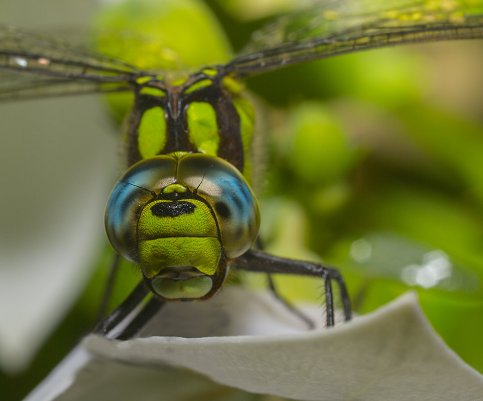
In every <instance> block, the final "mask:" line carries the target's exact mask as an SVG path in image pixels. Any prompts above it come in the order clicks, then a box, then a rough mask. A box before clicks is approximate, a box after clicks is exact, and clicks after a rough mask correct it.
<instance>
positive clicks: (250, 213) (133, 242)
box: [105, 70, 260, 300]
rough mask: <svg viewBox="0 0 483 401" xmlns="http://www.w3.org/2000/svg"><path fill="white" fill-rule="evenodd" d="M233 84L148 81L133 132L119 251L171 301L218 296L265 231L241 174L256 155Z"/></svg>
mask: <svg viewBox="0 0 483 401" xmlns="http://www.w3.org/2000/svg"><path fill="white" fill-rule="evenodd" d="M225 81H226V80H224V79H222V78H218V75H217V73H216V71H215V70H205V71H204V72H201V73H197V74H193V75H192V76H191V77H189V78H188V79H187V80H186V81H184V82H183V83H181V84H179V85H168V84H165V83H164V82H163V81H162V80H159V79H158V78H156V77H152V78H151V77H145V78H140V79H138V82H139V87H137V88H136V92H135V93H136V100H135V103H134V108H133V111H132V113H131V117H130V122H129V128H128V129H129V132H128V133H127V135H128V141H127V146H128V151H127V154H128V160H129V162H128V163H129V164H130V165H131V164H133V163H135V164H134V166H133V167H131V168H130V169H129V170H128V171H127V172H126V173H125V174H124V176H123V177H122V178H121V180H120V181H119V183H118V184H117V185H116V187H115V188H114V190H113V193H112V195H111V198H110V200H109V202H108V205H107V211H106V218H105V221H106V229H107V233H108V237H109V239H110V241H111V244H112V245H113V247H114V248H115V249H116V250H117V251H118V252H119V253H120V254H121V255H123V256H124V257H126V258H127V259H129V260H131V261H133V262H135V263H137V264H138V265H139V266H140V268H141V271H142V273H143V276H144V278H145V280H146V282H147V283H148V285H149V287H150V288H151V289H152V290H153V292H154V293H155V294H157V295H158V296H160V297H161V298H164V299H184V300H186V299H196V298H208V297H210V296H212V295H213V294H214V293H215V292H216V291H217V290H218V289H219V287H220V286H221V284H222V283H223V281H224V279H225V277H226V275H227V271H228V269H227V261H228V260H230V259H232V258H235V257H237V256H240V255H241V254H243V253H244V252H246V251H247V250H248V249H249V248H250V247H251V245H252V244H253V241H254V240H255V238H256V236H257V233H258V227H259V220H260V219H259V212H258V204H257V201H256V199H255V196H254V194H253V192H252V191H251V189H250V187H249V185H248V183H247V182H246V180H245V179H244V177H243V176H242V174H241V173H240V171H239V170H238V169H240V170H243V167H244V164H245V158H244V156H248V155H244V153H243V148H244V147H243V139H242V130H241V119H242V118H243V117H241V116H240V115H239V114H238V112H237V108H236V106H235V101H236V100H237V98H238V99H239V97H240V93H238V92H234V91H233V90H230V87H228V86H227V85H226V82H225ZM231 88H233V85H232V86H231ZM244 134H245V135H244V140H245V141H249V137H250V136H251V132H244ZM160 155H166V156H160ZM235 166H236V167H235ZM237 168H238V169H237Z"/></svg>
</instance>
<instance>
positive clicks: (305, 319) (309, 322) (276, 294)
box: [255, 236, 315, 329]
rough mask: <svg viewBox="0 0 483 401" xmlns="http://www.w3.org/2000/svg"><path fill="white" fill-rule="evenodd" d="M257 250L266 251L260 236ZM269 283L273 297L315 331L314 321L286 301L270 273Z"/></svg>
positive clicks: (257, 241)
mask: <svg viewBox="0 0 483 401" xmlns="http://www.w3.org/2000/svg"><path fill="white" fill-rule="evenodd" d="M255 244H256V248H257V249H259V250H262V249H264V246H263V241H262V239H261V238H260V236H258V237H257V240H256V243H255ZM267 283H268V289H269V290H270V292H271V293H272V295H273V297H274V298H275V299H276V300H277V301H278V302H280V303H281V304H282V305H283V306H284V307H285V308H286V309H288V310H289V311H290V313H292V314H294V315H295V316H297V317H298V318H299V319H300V320H302V321H303V322H304V323H305V324H306V325H307V327H308V328H309V329H313V328H314V327H315V324H314V322H313V321H312V319H311V318H309V317H308V316H307V315H305V313H303V312H302V311H301V310H299V309H297V307H295V306H294V305H292V303H290V301H288V300H287V299H285V298H284V297H283V296H282V295H281V294H280V293H279V292H278V291H277V287H276V286H275V282H274V281H273V277H272V275H271V274H270V273H268V274H267Z"/></svg>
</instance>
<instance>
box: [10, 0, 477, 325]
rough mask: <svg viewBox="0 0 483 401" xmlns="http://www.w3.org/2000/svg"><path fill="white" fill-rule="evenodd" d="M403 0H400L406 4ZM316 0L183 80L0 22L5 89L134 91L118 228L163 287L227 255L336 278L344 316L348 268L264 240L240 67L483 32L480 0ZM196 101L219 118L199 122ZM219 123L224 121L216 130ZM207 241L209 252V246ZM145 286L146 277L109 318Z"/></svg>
mask: <svg viewBox="0 0 483 401" xmlns="http://www.w3.org/2000/svg"><path fill="white" fill-rule="evenodd" d="M394 3H396V4H394ZM394 3H392V2H389V3H385V4H379V2H377V3H376V2H370V1H363V2H357V5H355V3H354V2H350V1H338V2H333V1H326V2H315V3H314V5H313V6H312V7H311V8H310V9H308V10H306V11H299V12H296V13H292V14H288V15H286V16H283V17H280V18H279V19H277V20H275V21H274V22H273V23H270V24H269V25H267V26H266V27H264V28H262V29H261V30H260V31H258V32H256V33H255V34H254V35H253V39H252V41H251V43H249V44H248V45H247V47H246V50H245V51H244V52H242V53H241V54H240V55H239V56H237V57H235V58H234V59H232V60H231V61H229V62H228V63H226V64H224V65H215V66H204V67H202V68H201V69H200V70H199V71H194V72H192V73H190V74H187V75H186V77H185V78H184V79H182V80H178V79H177V80H175V81H171V80H170V79H169V78H168V77H167V74H165V71H148V70H143V69H141V68H138V67H137V66H135V65H131V64H129V63H126V62H124V61H122V60H118V59H113V58H111V57H107V56H103V55H99V54H97V53H94V52H90V51H85V50H80V49H78V48H76V47H72V46H69V45H66V44H63V43H60V42H57V41H54V40H50V39H46V38H42V37H39V36H37V35H32V34H29V33H25V32H22V31H18V30H15V29H11V28H8V27H3V28H1V29H0V69H1V70H3V71H5V72H6V73H7V74H8V75H9V76H11V75H12V74H14V75H15V77H18V79H12V80H8V81H4V82H2V86H1V92H0V100H3V101H9V100H12V99H25V98H33V97H44V96H56V95H64V94H82V93H97V92H104V93H108V92H132V93H134V94H135V98H136V101H135V105H134V108H133V110H132V112H131V115H130V117H129V124H128V138H129V139H128V145H127V159H128V164H129V165H130V166H131V167H130V168H129V170H128V171H127V172H126V173H125V175H124V176H123V177H122V178H121V180H120V182H119V183H118V184H117V186H116V187H115V189H114V192H113V194H112V195H111V199H110V201H109V208H108V212H107V214H106V228H107V232H108V236H109V238H110V240H111V242H112V244H113V246H114V248H115V249H116V250H117V251H118V252H119V253H120V254H121V255H123V256H125V257H127V258H129V259H131V260H133V261H135V262H136V263H138V264H139V265H140V268H141V271H142V274H143V279H144V281H145V283H146V284H147V287H148V288H150V289H151V290H152V291H153V292H154V293H155V294H156V297H155V298H153V303H152V305H159V301H158V299H183V300H186V299H203V298H207V297H210V296H212V295H214V294H215V293H216V291H217V290H218V289H219V288H220V287H221V285H222V284H223V281H224V279H225V277H226V274H227V271H228V268H238V269H245V270H251V271H257V272H265V273H270V274H271V273H292V274H306V275H315V276H319V277H321V278H322V279H323V280H324V282H325V286H324V289H325V302H326V308H327V313H326V324H327V325H328V326H332V325H333V324H334V303H333V289H332V282H335V283H336V284H337V287H338V289H339V291H340V293H341V298H342V300H343V310H344V316H345V319H346V320H348V319H350V316H351V310H350V302H349V297H348V294H347V290H346V288H345V284H344V281H343V279H342V277H341V276H340V274H339V273H338V272H337V270H335V269H333V268H331V267H328V266H323V265H319V264H314V263H306V262H299V261H294V260H289V259H284V258H278V257H274V256H272V255H269V254H267V253H265V252H263V251H261V250H259V249H256V246H254V243H255V240H256V237H257V229H258V219H259V216H258V206H257V201H256V199H255V197H254V194H253V191H252V190H251V189H250V183H249V181H250V176H249V175H250V174H249V163H248V162H247V161H248V160H249V152H248V148H249V144H250V141H251V139H250V137H251V132H250V131H249V130H245V129H244V127H247V126H249V125H250V124H244V121H245V120H246V119H247V116H246V113H245V114H244V113H243V106H242V102H240V101H239V100H240V99H244V97H243V93H241V92H240V91H239V90H238V89H237V88H238V87H237V81H238V80H241V79H243V78H245V77H248V76H252V75H256V74H263V73H267V72H269V71H272V70H275V69H278V68H282V67H284V66H287V65H291V64H295V63H301V62H308V61H311V60H317V59H322V58H326V57H331V56H335V55H338V54H344V53H350V52H355V51H360V50H365V49H372V48H378V47H384V46H392V45H398V44H404V43H414V42H423V41H435V40H447V39H472V38H481V37H483V18H482V14H481V6H482V4H481V1H471V2H468V1H467V2H456V1H451V2H435V1H421V0H419V1H401V2H394ZM194 114H202V115H203V116H205V117H206V119H207V120H208V121H210V123H211V127H212V130H211V131H210V134H208V135H206V133H205V134H198V132H197V131H196V129H195V128H194V127H193V126H194V125H195V124H194V123H193V121H194V119H192V116H193V115H194ZM213 132H214V134H213ZM201 255H202V257H201ZM145 295H146V286H145V285H144V284H141V285H140V286H138V287H137V289H136V290H135V291H134V293H133V294H131V296H130V297H129V298H128V299H127V300H126V303H125V305H124V306H123V307H122V308H121V309H119V310H118V313H115V314H114V315H113V318H112V319H109V321H108V322H105V324H104V325H102V326H101V328H100V330H101V331H102V332H107V331H108V329H109V327H111V326H112V324H114V322H116V321H117V319H119V317H120V316H124V314H125V313H127V311H129V310H131V308H132V306H133V305H137V303H138V302H139V301H140V299H141V298H144V297H145Z"/></svg>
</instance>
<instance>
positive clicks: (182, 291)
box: [147, 266, 213, 300]
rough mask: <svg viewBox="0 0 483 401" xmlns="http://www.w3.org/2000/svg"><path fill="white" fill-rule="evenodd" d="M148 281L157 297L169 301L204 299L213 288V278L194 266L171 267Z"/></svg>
mask: <svg viewBox="0 0 483 401" xmlns="http://www.w3.org/2000/svg"><path fill="white" fill-rule="evenodd" d="M147 281H148V285H149V286H150V288H151V289H152V290H153V292H154V293H155V294H156V295H158V296H159V297H161V298H163V299H168V300H191V299H199V298H203V297H204V296H206V295H207V294H209V293H210V291H211V290H212V288H213V280H212V278H211V277H210V276H207V275H206V274H203V273H202V272H200V271H199V270H197V269H196V268H195V267H192V266H182V267H169V268H166V269H163V270H162V271H161V272H160V273H159V274H158V275H157V276H155V277H153V278H152V279H147Z"/></svg>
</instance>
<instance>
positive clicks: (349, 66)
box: [0, 0, 483, 395]
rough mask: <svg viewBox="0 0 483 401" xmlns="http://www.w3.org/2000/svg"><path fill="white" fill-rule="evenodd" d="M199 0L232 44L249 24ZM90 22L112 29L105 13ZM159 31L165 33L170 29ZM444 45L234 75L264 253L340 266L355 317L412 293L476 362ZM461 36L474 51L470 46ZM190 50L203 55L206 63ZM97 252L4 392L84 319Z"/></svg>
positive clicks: (124, 281)
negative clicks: (248, 98)
mask: <svg viewBox="0 0 483 401" xmlns="http://www.w3.org/2000/svg"><path fill="white" fill-rule="evenodd" d="M207 3H208V5H209V6H210V7H211V8H212V11H213V12H214V13H215V14H216V17H217V18H218V20H219V22H220V23H221V25H222V26H223V27H224V28H225V29H226V31H227V35H228V40H229V41H230V42H231V43H232V44H233V47H234V50H235V51H237V50H239V49H240V46H241V44H242V43H244V42H246V40H247V39H248V36H249V33H250V31H251V30H253V29H254V28H256V27H257V26H259V25H260V24H261V23H262V22H263V21H260V20H249V17H247V16H244V18H245V20H243V21H242V20H238V19H237V18H236V13H235V14H233V13H231V9H230V7H231V6H233V4H235V3H237V4H236V6H238V7H239V4H238V3H239V2H236V1H231V2H226V3H225V2H222V1H215V0H212V1H208V2H207ZM205 11H206V13H207V18H208V19H211V18H212V17H210V16H209V15H210V14H209V11H207V10H205ZM254 15H257V13H254ZM263 15H265V16H266V15H267V12H266V11H265V12H264V14H263ZM106 16H107V17H106ZM103 18H105V19H104V21H106V20H109V19H111V20H112V21H115V24H117V25H118V26H120V27H121V28H122V21H121V22H120V21H119V20H118V19H116V18H117V17H114V16H113V14H111V15H110V16H109V14H107V13H106V14H104V17H103ZM164 18H166V19H167V20H168V21H171V22H172V23H173V24H172V25H171V27H170V28H169V27H168V28H169V29H172V30H174V31H176V32H178V30H180V29H181V30H182V29H189V25H190V24H191V23H188V24H187V25H186V26H185V25H183V21H185V22H186V21H187V20H183V17H182V16H179V15H175V16H174V17H172V16H165V17H164ZM100 21H103V20H102V19H100ZM98 22H99V21H98ZM211 23H213V21H208V25H207V26H208V28H206V30H207V32H209V35H215V36H216V37H212V39H206V40H205V41H203V42H202V43H206V44H210V48H215V49H216V52H215V53H216V54H213V55H212V56H213V58H214V59H215V60H216V59H219V58H220V57H224V55H223V54H225V55H226V54H227V53H228V50H227V47H226V40H227V39H226V38H224V37H223V35H222V33H221V31H219V30H218V29H219V28H218V27H217V26H212V27H211V28H210V24H211ZM173 26H174V27H175V28H173ZM121 28H120V29H121ZM156 28H157V29H160V30H162V29H164V28H165V26H163V25H162V24H159V25H158V26H157V27H156ZM170 32H171V31H169V32H168V33H169V34H165V35H166V37H167V38H170V40H172V39H173V38H176V37H175V36H174V35H172V34H171V33H170ZM213 32H217V33H213ZM150 33H151V34H153V31H151V32H150ZM155 33H156V32H154V34H155ZM218 36H220V37H219V38H218ZM201 38H203V35H201ZM218 40H219V45H216V44H214V42H216V41H218ZM174 44H175V42H172V43H171V45H170V46H174ZM104 45H105V46H110V45H109V44H104ZM104 45H101V48H102V46H104ZM185 45H186V43H185ZM190 46H196V47H197V48H198V47H200V46H203V44H201V45H200V44H197V45H192V44H190V43H188V44H187V45H186V46H185V47H184V48H183V51H189V49H190ZM457 46H468V45H467V44H466V43H461V44H456V45H452V46H445V47H443V46H438V45H436V46H434V47H432V48H431V49H432V50H431V51H429V52H427V54H425V53H426V52H425V51H421V50H420V49H418V48H401V49H388V50H376V51H372V52H368V53H364V54H354V55H347V56H343V57H338V58H335V59H330V60H325V61H321V62H314V63H311V64H307V65H299V66H294V67H291V68H286V69H283V70H280V71H276V72H273V73H270V74H267V75H264V76H263V77H256V78H252V79H250V80H248V81H247V85H248V88H249V90H250V91H252V92H253V93H254V94H255V96H256V97H257V103H259V104H260V106H261V107H262V108H263V109H264V112H263V113H260V114H259V116H260V117H261V116H262V115H263V116H265V121H264V127H269V128H268V129H267V128H265V129H264V132H261V133H259V134H261V135H265V136H266V137H265V142H266V149H264V151H263V153H264V154H265V155H266V160H265V166H264V168H261V169H260V170H263V179H262V182H263V184H264V185H263V189H262V190H261V192H260V193H259V196H260V197H261V199H262V224H263V226H262V236H263V238H264V241H265V242H266V245H267V249H268V250H270V251H272V252H274V253H278V254H283V255H285V256H292V257H300V258H304V259H313V260H323V261H324V262H327V263H330V264H332V265H336V266H338V267H340V269H341V271H342V273H343V274H344V277H345V278H346V280H347V283H348V286H349V289H350V293H351V294H352V297H353V301H354V306H355V309H356V313H366V312H369V311H371V310H373V309H375V308H377V307H379V306H381V305H382V304H384V303H386V302H388V301H390V300H391V299H394V298H395V297H396V296H398V295H400V294H402V293H404V292H406V291H408V290H414V291H417V292H418V294H419V297H420V301H421V305H422V307H423V309H424V311H425V313H426V314H427V316H428V318H429V319H430V321H431V323H432V324H433V326H434V328H435V329H436V330H437V332H438V333H439V334H440V335H441V336H442V337H443V339H444V340H445V341H446V342H447V343H448V345H449V346H450V347H451V348H452V349H454V350H455V351H456V352H457V353H458V354H459V355H460V356H461V357H462V358H463V359H464V360H466V362H468V363H469V364H470V365H472V366H473V367H474V368H476V369H478V370H479V371H480V372H483V349H482V347H481V346H480V343H481V338H483V318H482V316H483V285H482V282H483V224H481V223H482V222H483V218H482V217H483V169H482V167H481V155H483V105H482V104H480V105H477V106H476V107H473V108H472V109H471V110H470V111H466V110H464V108H461V107H458V104H456V103H455V107H454V108H451V107H449V106H448V104H450V103H451V102H447V101H441V99H442V98H445V97H447V96H451V92H450V91H446V88H445V85H444V82H442V81H441V80H440V81H438V80H436V78H434V77H433V76H432V69H433V68H435V65H434V63H432V61H431V60H432V57H436V56H437V58H438V59H439V60H440V59H443V60H445V59H446V60H448V63H449V61H450V60H451V57H452V53H451V51H452V49H456V48H457ZM472 46H473V47H469V49H479V50H480V53H481V44H473V45H472ZM478 46H479V47H478ZM186 47H187V49H188V50H186ZM198 50H199V48H198ZM204 50H205V51H206V54H203V57H207V58H204V59H203V60H210V57H209V56H210V55H211V53H210V52H209V50H208V49H207V48H204ZM476 53H477V52H471V51H468V52H467V54H465V57H468V59H471V58H474V57H477V55H476ZM197 54H198V53H197ZM136 57H137V56H136ZM203 62H205V61H203ZM437 67H438V68H439V69H442V70H443V73H442V74H443V76H444V75H445V74H448V76H450V75H451V74H460V73H459V72H458V71H451V70H449V69H448V70H447V71H445V67H444V63H442V65H438V66H437ZM480 78H481V77H480ZM474 79H476V77H472V76H467V77H465V79H463V80H461V81H460V82H461V85H465V86H466V88H467V90H468V93H469V94H471V92H472V91H475V90H479V89H478V88H476V87H475V86H474V83H473V80H474ZM480 82H481V81H480ZM450 100H451V99H450ZM113 151H115V150H113ZM107 248H108V247H106V249H107ZM111 257H112V255H111V251H110V250H106V251H105V252H104V253H103V254H102V257H101V258H100V260H101V262H100V263H99V266H98V267H97V270H96V271H97V273H96V274H95V276H94V277H93V278H92V280H91V282H90V284H89V285H88V287H87V288H86V290H85V292H84V294H83V295H82V297H81V299H80V300H79V302H78V304H77V305H76V306H75V307H74V308H73V309H72V311H71V312H70V313H69V314H68V316H67V317H66V320H65V321H64V322H63V323H62V325H60V326H59V328H58V329H57V331H56V332H55V333H54V334H53V336H52V338H51V340H49V342H48V343H47V344H46V345H45V347H44V349H43V350H42V351H41V352H40V354H39V356H38V357H37V359H36V361H35V363H34V364H33V366H32V369H31V370H30V371H28V372H26V373H24V374H22V375H20V376H19V377H17V378H9V381H8V386H9V387H12V389H13V387H15V388H16V390H12V392H13V393H12V394H14V393H15V391H16V394H17V395H20V394H23V393H25V392H26V391H27V390H28V388H30V387H32V386H33V385H34V384H35V383H36V382H37V381H39V380H40V379H41V378H42V377H43V376H44V375H45V374H46V373H47V372H48V371H49V370H50V369H51V368H52V367H53V366H54V365H55V364H56V363H57V361H58V360H59V358H60V357H61V356H62V355H63V354H65V353H67V352H68V350H69V349H70V348H71V347H72V346H73V345H74V344H75V342H76V341H77V339H78V338H79V337H80V336H81V335H82V334H83V333H85V332H87V330H88V329H89V328H90V327H92V325H93V322H94V321H95V311H96V306H97V305H98V300H99V298H100V294H101V293H102V286H103V283H104V279H105V276H106V270H107V266H108V265H109V260H110V258H111ZM122 274H123V277H120V278H119V280H118V284H119V286H118V287H117V289H116V294H115V296H114V297H113V300H112V305H111V306H113V305H115V304H116V303H118V302H120V300H121V299H122V298H123V296H124V295H125V294H126V293H127V292H128V291H129V289H130V288H131V287H132V285H133V283H136V282H137V280H138V276H137V273H136V270H135V268H134V267H130V268H125V269H123V273H122ZM279 282H280V284H281V285H280V288H281V289H282V293H284V294H287V295H288V296H289V297H290V298H299V299H311V300H316V301H318V299H319V297H320V290H321V285H320V282H318V281H314V280H311V279H297V278H296V279H294V278H293V277H290V278H284V277H282V278H280V279H279ZM4 382H5V383H7V381H6V379H5V378H1V379H0V385H1V386H4ZM5 386H7V384H5Z"/></svg>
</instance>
